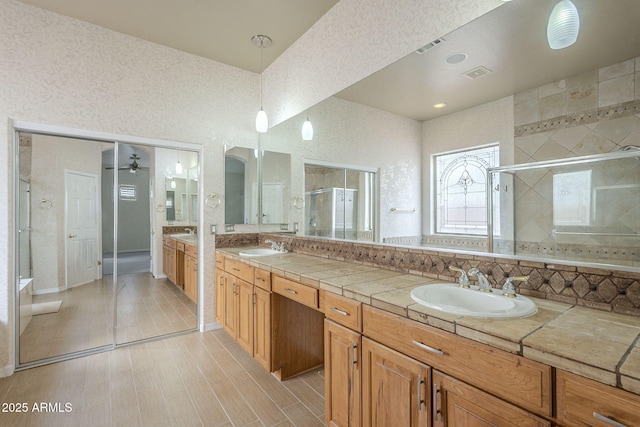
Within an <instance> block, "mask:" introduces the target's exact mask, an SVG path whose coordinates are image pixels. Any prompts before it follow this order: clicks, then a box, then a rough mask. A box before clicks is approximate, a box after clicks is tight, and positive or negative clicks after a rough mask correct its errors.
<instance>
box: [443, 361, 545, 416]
mask: <svg viewBox="0 0 640 427" xmlns="http://www.w3.org/2000/svg"><path fill="white" fill-rule="evenodd" d="M433 426H434V427H441V426H465V427H489V426H496V427H543V426H548V427H550V426H551V423H550V422H549V421H546V420H544V419H542V418H539V417H537V416H535V415H533V414H530V413H529V412H527V411H525V410H523V409H520V408H518V407H516V406H513V405H511V404H510V403H507V402H505V401H503V400H500V399H498V398H497V397H494V396H491V395H490V394H487V393H485V392H483V391H480V390H478V389H476V388H475V387H472V386H470V385H468V384H465V383H463V382H462V381H459V380H456V379H454V378H452V377H450V376H448V375H445V374H442V373H440V372H437V371H434V372H433Z"/></svg>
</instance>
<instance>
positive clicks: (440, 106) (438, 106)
mask: <svg viewBox="0 0 640 427" xmlns="http://www.w3.org/2000/svg"><path fill="white" fill-rule="evenodd" d="M446 106H447V104H445V103H444V102H441V103H439V104H435V105H434V106H433V108H444V107H446Z"/></svg>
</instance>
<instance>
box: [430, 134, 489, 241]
mask: <svg viewBox="0 0 640 427" xmlns="http://www.w3.org/2000/svg"><path fill="white" fill-rule="evenodd" d="M499 163H500V159H499V146H498V145H491V146H485V147H480V148H472V149H469V150H465V151H457V152H454V153H444V154H437V155H434V156H433V166H434V167H433V170H434V173H435V190H436V201H435V209H434V211H435V212H434V220H435V231H436V233H446V234H471V235H486V234H487V169H488V168H491V167H496V166H498V165H499ZM496 205H497V204H496ZM496 205H494V210H495V212H499V210H498V206H496ZM494 218H496V216H495V215H494Z"/></svg>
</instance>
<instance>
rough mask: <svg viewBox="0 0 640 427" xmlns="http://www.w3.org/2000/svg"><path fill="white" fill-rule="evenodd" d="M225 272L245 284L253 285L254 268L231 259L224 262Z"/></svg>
mask: <svg viewBox="0 0 640 427" xmlns="http://www.w3.org/2000/svg"><path fill="white" fill-rule="evenodd" d="M224 271H226V272H227V273H231V274H233V275H234V276H236V277H239V278H240V279H242V280H244V281H245V282H249V283H253V267H252V266H250V265H249V264H245V263H244V262H240V261H236V260H234V259H231V258H227V259H225V260H224Z"/></svg>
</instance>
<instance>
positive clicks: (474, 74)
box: [462, 67, 493, 79]
mask: <svg viewBox="0 0 640 427" xmlns="http://www.w3.org/2000/svg"><path fill="white" fill-rule="evenodd" d="M492 72H493V71H491V70H490V69H488V68H486V67H477V68H474V69H473V70H470V71H467V72H466V73H462V75H463V76H466V77H468V78H470V79H477V78H478V77H481V76H485V75H487V74H491V73H492Z"/></svg>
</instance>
